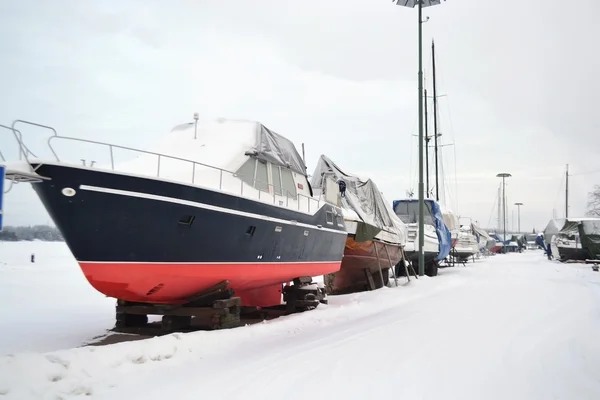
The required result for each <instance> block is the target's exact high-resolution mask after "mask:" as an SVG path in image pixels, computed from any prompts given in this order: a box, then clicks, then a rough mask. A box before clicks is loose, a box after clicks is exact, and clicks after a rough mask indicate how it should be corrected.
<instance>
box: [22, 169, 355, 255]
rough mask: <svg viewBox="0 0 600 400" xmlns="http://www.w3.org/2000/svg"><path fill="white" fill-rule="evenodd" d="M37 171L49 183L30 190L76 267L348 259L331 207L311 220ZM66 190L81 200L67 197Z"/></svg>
mask: <svg viewBox="0 0 600 400" xmlns="http://www.w3.org/2000/svg"><path fill="white" fill-rule="evenodd" d="M37 172H38V173H39V174H40V175H42V176H45V177H49V178H51V180H49V181H44V182H41V183H35V184H33V185H32V186H33V188H34V189H35V191H36V193H37V194H38V196H39V197H40V199H41V201H42V202H43V204H44V206H45V208H46V210H47V211H48V212H49V214H50V215H51V217H52V219H53V220H54V222H55V223H56V225H57V227H58V229H59V230H60V231H61V233H62V234H63V236H64V238H65V241H66V242H67V244H68V246H69V248H70V249H71V252H72V253H73V255H74V256H75V258H76V259H77V260H78V261H85V262H89V261H93V262H158V263H161V262H162V263H165V262H168V263H184V262H186V263H199V262H212V263H236V262H239V263H248V262H262V263H269V262H279V263H286V262H332V261H340V260H341V259H342V257H343V253H344V246H345V242H346V233H345V228H344V227H340V226H338V224H337V222H338V221H336V219H335V217H334V218H333V224H331V219H332V217H331V215H332V214H331V212H332V211H334V212H337V213H340V212H341V211H340V210H339V209H337V208H335V210H334V207H333V206H331V205H326V206H325V207H322V208H321V209H320V210H319V211H318V212H317V213H316V214H314V215H309V214H306V213H302V212H297V211H294V210H290V209H286V208H283V207H278V206H275V205H270V204H266V203H261V202H257V201H252V200H249V199H245V198H242V197H237V196H233V195H229V194H225V193H221V192H216V191H211V190H207V189H202V188H198V187H194V186H188V185H182V184H176V183H171V182H165V181H161V180H157V179H151V178H140V177H133V176H129V175H122V174H117V173H109V172H102V171H98V170H93V169H86V168H77V167H69V166H60V165H51V164H50V165H49V164H43V165H41V166H40V167H39V169H38V170H37ZM80 185H84V186H83V188H80ZM86 187H87V190H86V189H85V188H86ZM64 188H72V189H74V190H75V194H74V195H72V196H67V195H65V194H63V189H64ZM105 189H109V190H110V191H112V192H110V191H109V192H107V191H106V190H105ZM115 191H122V192H119V193H116V192H115ZM144 195H151V196H155V197H156V196H161V199H157V198H144ZM181 202H183V203H185V204H181ZM190 202H193V204H192V203H190ZM327 213H330V214H329V215H326V214H327ZM265 217H268V218H265ZM270 218H271V219H278V220H279V221H273V220H271V219H270ZM293 221H297V223H298V224H297V225H296V224H295V223H294V222H293ZM328 222H329V223H328ZM318 225H319V226H321V227H322V228H319V227H318ZM342 225H343V224H342Z"/></svg>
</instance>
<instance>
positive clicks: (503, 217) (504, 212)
mask: <svg viewBox="0 0 600 400" xmlns="http://www.w3.org/2000/svg"><path fill="white" fill-rule="evenodd" d="M511 176H512V175H511V174H509V173H507V172H502V173H499V174H498V175H496V177H497V178H502V204H504V206H503V207H502V224H503V225H504V240H503V243H504V246H502V251H503V252H505V253H506V185H505V182H504V180H505V179H506V178H510V177H511Z"/></svg>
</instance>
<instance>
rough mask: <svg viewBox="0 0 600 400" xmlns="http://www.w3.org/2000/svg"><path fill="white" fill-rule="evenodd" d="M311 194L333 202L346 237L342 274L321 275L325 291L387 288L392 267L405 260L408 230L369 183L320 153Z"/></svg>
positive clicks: (371, 182) (373, 185)
mask: <svg viewBox="0 0 600 400" xmlns="http://www.w3.org/2000/svg"><path fill="white" fill-rule="evenodd" d="M311 184H312V187H313V190H314V191H315V196H317V195H319V196H320V198H324V199H326V200H327V201H329V202H337V203H338V205H339V206H340V207H341V208H342V214H343V218H344V223H345V226H346V230H347V232H348V237H347V238H346V244H345V248H344V258H343V260H342V264H341V267H340V270H339V271H337V272H334V273H331V274H328V275H325V276H324V282H325V287H326V288H327V292H328V293H332V294H340V293H350V292H356V291H362V290H365V289H366V288H368V280H369V279H368V275H370V276H371V277H372V278H373V281H374V284H375V287H381V286H383V285H386V284H387V282H388V278H389V272H390V268H392V267H393V266H395V265H396V264H398V263H399V262H400V261H401V260H402V259H403V252H402V249H403V247H404V245H405V244H406V226H405V225H404V223H403V222H402V221H401V220H400V219H399V218H398V217H397V216H396V215H395V214H394V212H393V210H392V209H391V207H390V206H389V205H388V203H387V201H386V200H385V199H384V197H383V195H382V194H381V192H380V191H379V189H378V188H377V185H376V184H375V182H373V180H371V179H368V178H361V177H358V176H356V175H353V174H351V173H349V172H348V171H344V170H342V169H341V168H340V167H339V166H338V165H337V164H335V163H334V162H333V161H332V160H331V159H330V158H328V157H327V156H325V155H321V157H320V158H319V162H318V163H317V166H316V168H315V171H314V173H313V175H312V181H311ZM340 184H341V187H342V188H343V190H344V191H343V193H341V192H340Z"/></svg>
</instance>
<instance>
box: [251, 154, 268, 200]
mask: <svg viewBox="0 0 600 400" xmlns="http://www.w3.org/2000/svg"><path fill="white" fill-rule="evenodd" d="M254 187H255V188H256V189H258V190H262V191H264V192H268V191H269V175H268V174H267V163H266V162H262V161H260V160H259V161H258V162H257V163H256V176H255V181H254Z"/></svg>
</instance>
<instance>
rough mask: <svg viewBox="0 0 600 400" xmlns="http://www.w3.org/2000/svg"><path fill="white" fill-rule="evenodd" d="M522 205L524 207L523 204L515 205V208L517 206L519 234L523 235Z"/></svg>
mask: <svg viewBox="0 0 600 400" xmlns="http://www.w3.org/2000/svg"><path fill="white" fill-rule="evenodd" d="M522 205H523V203H515V206H517V221H518V227H519V233H521V206H522Z"/></svg>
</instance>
